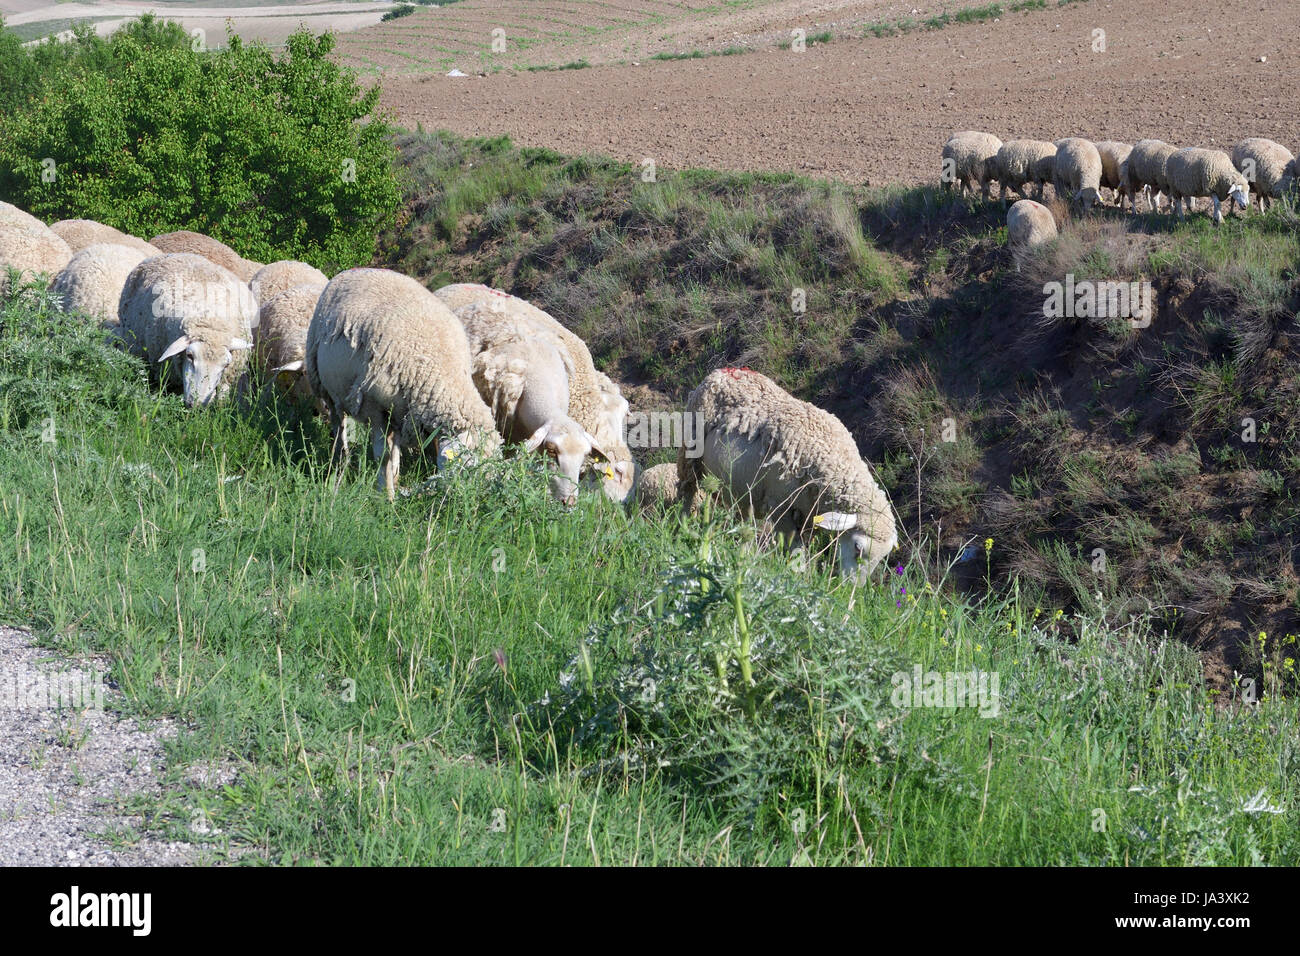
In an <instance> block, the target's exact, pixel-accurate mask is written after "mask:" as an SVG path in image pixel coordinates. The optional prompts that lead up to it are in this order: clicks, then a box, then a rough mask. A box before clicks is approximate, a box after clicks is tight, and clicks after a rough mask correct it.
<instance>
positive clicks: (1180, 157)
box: [1165, 148, 1250, 225]
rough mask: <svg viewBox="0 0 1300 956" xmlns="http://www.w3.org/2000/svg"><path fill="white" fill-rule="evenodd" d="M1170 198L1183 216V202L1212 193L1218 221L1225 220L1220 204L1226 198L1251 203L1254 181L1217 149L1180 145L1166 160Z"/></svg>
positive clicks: (1213, 210) (1246, 204)
mask: <svg viewBox="0 0 1300 956" xmlns="http://www.w3.org/2000/svg"><path fill="white" fill-rule="evenodd" d="M1165 174H1166V178H1167V179H1168V181H1169V198H1170V199H1172V200H1173V204H1174V212H1176V213H1177V214H1178V218H1179V219H1182V218H1183V208H1182V203H1183V200H1184V199H1188V200H1191V199H1193V198H1194V197H1196V196H1209V197H1210V201H1211V204H1212V205H1213V209H1212V211H1211V218H1212V219H1213V220H1214V223H1215V225H1218V224H1219V223H1221V222H1223V213H1222V211H1221V210H1220V208H1219V204H1220V203H1222V202H1224V201H1225V200H1226V201H1227V202H1228V203H1229V205H1231V204H1232V203H1236V204H1237V206H1239V207H1240V208H1242V209H1245V208H1246V207H1247V206H1249V205H1250V183H1249V182H1247V180H1246V177H1245V176H1243V175H1242V174H1241V173H1240V172H1238V171H1237V168H1236V167H1235V166H1233V165H1232V157H1230V156H1229V155H1228V154H1227V153H1225V152H1223V151H1221V150H1217V149H1196V148H1191V149H1180V150H1178V151H1177V152H1175V153H1173V155H1171V156H1170V157H1169V160H1168V161H1167V162H1166V163H1165Z"/></svg>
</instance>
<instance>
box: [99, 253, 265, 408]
mask: <svg viewBox="0 0 1300 956" xmlns="http://www.w3.org/2000/svg"><path fill="white" fill-rule="evenodd" d="M117 311H118V317H119V319H120V323H119V325H118V327H117V329H116V330H115V331H116V333H117V335H118V337H119V338H120V339H121V340H122V342H123V343H124V345H125V346H126V348H127V349H128V350H129V351H130V352H131V353H132V354H134V355H138V356H140V357H142V358H144V359H146V360H147V361H148V362H149V363H150V364H151V365H157V366H159V367H161V368H163V369H164V371H163V372H162V373H161V374H160V380H161V382H162V384H164V385H171V386H176V385H179V386H180V389H181V393H182V395H183V396H184V398H185V404H186V405H189V406H195V405H207V404H209V403H210V402H213V401H218V400H220V399H222V398H224V397H225V396H226V395H228V394H229V392H230V389H231V386H232V385H235V384H236V383H237V382H239V380H240V378H241V377H242V375H243V373H244V370H245V368H246V367H247V365H248V354H249V353H248V350H249V349H251V348H252V347H253V343H252V338H253V323H254V322H255V321H256V319H257V303H256V302H255V301H254V300H253V293H252V292H251V291H250V290H249V288H248V286H247V285H246V284H245V283H244V282H243V281H242V280H240V278H239V277H238V276H236V275H235V274H234V273H232V272H231V271H230V270H229V269H223V268H222V267H221V266H219V265H217V264H216V263H214V262H211V261H209V260H207V259H205V258H203V257H202V256H197V255H192V254H190V253H165V254H163V255H160V256H153V257H152V258H149V259H145V260H144V261H143V262H141V263H140V264H139V265H138V266H136V267H135V268H134V269H132V270H131V274H130V275H128V276H127V279H126V283H125V285H124V286H123V287H122V296H121V298H120V299H119V301H118V310H117ZM178 356H179V359H178V361H175V362H168V359H173V358H177V357H178ZM163 362H166V363H167V364H166V365H165V366H161V363H163Z"/></svg>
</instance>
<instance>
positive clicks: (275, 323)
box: [253, 267, 328, 413]
mask: <svg viewBox="0 0 1300 956" xmlns="http://www.w3.org/2000/svg"><path fill="white" fill-rule="evenodd" d="M268 268H269V267H268ZM323 291H325V282H317V283H305V284H303V285H296V286H293V287H292V288H289V289H285V290H284V291H283V292H279V293H277V294H276V295H273V296H271V297H270V298H269V299H267V300H266V301H265V302H263V303H262V307H261V308H260V309H259V310H258V313H257V326H256V327H255V328H254V329H253V354H254V355H255V356H257V360H258V361H257V364H258V366H259V367H260V368H262V369H263V370H264V372H265V374H266V375H267V376H268V377H270V376H276V377H279V378H280V379H281V380H282V381H283V382H284V383H285V384H286V385H288V387H289V390H290V391H291V392H292V393H293V394H294V395H296V396H297V397H298V398H301V399H309V398H311V397H312V391H311V385H310V384H309V383H308V381H307V376H305V375H304V374H303V362H304V359H305V357H306V354H307V328H308V327H309V326H310V325H311V317H312V313H314V312H315V311H316V303H317V302H318V301H319V300H320V296H321V293H322V292H323ZM320 409H321V411H322V412H325V413H328V408H327V407H326V406H325V404H324V403H320Z"/></svg>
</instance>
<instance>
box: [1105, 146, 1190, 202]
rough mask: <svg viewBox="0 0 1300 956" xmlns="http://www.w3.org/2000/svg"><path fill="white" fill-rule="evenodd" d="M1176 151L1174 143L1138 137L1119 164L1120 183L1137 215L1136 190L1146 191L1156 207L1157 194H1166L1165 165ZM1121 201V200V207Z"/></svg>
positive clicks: (1167, 186) (1138, 191)
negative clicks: (1125, 157)
mask: <svg viewBox="0 0 1300 956" xmlns="http://www.w3.org/2000/svg"><path fill="white" fill-rule="evenodd" d="M1177 151H1178V148H1177V147H1176V146H1170V145H1169V144H1168V143H1166V142H1164V141H1163V140H1159V139H1140V140H1138V141H1137V142H1136V143H1134V144H1133V149H1132V150H1131V151H1130V152H1129V154H1128V158H1127V159H1125V160H1124V161H1123V162H1122V163H1121V164H1120V172H1119V177H1120V186H1121V188H1122V189H1123V190H1124V192H1125V194H1126V195H1127V196H1128V198H1129V204H1130V211H1131V212H1132V213H1133V214H1134V215H1137V197H1138V193H1145V194H1146V196H1147V199H1148V202H1149V203H1150V205H1151V211H1152V212H1156V211H1158V209H1159V200H1160V195H1161V194H1162V193H1163V194H1164V195H1166V196H1167V195H1169V178H1168V176H1167V174H1166V170H1165V165H1166V163H1168V161H1169V157H1170V156H1172V155H1173V154H1174V153H1175V152H1177ZM1123 208H1124V204H1123V201H1122V200H1121V202H1120V209H1121V210H1123Z"/></svg>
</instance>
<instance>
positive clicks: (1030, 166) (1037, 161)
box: [993, 139, 1056, 203]
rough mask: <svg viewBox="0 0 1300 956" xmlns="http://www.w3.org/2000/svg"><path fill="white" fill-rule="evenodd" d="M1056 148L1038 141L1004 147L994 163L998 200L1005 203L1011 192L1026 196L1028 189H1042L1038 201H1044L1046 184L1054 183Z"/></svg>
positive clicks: (1015, 143)
mask: <svg viewBox="0 0 1300 956" xmlns="http://www.w3.org/2000/svg"><path fill="white" fill-rule="evenodd" d="M1055 159H1056V145H1055V144H1053V143H1044V142H1042V141H1041V140H1036V139H1013V140H1009V141H1007V142H1005V143H1003V144H1002V146H1001V147H1000V148H999V149H998V153H997V156H996V157H994V159H993V178H995V179H996V180H997V181H998V186H999V192H998V199H1000V200H1002V201H1003V202H1004V203H1005V202H1006V198H1007V190H1008V189H1014V190H1015V191H1016V192H1018V193H1019V194H1020V195H1021V196H1026V195H1027V194H1026V193H1025V186H1026V185H1027V184H1029V183H1036V184H1037V185H1038V192H1037V196H1036V197H1035V198H1037V199H1040V200H1041V199H1042V198H1043V184H1044V183H1048V182H1051V181H1052V173H1053V167H1054V163H1055Z"/></svg>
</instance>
